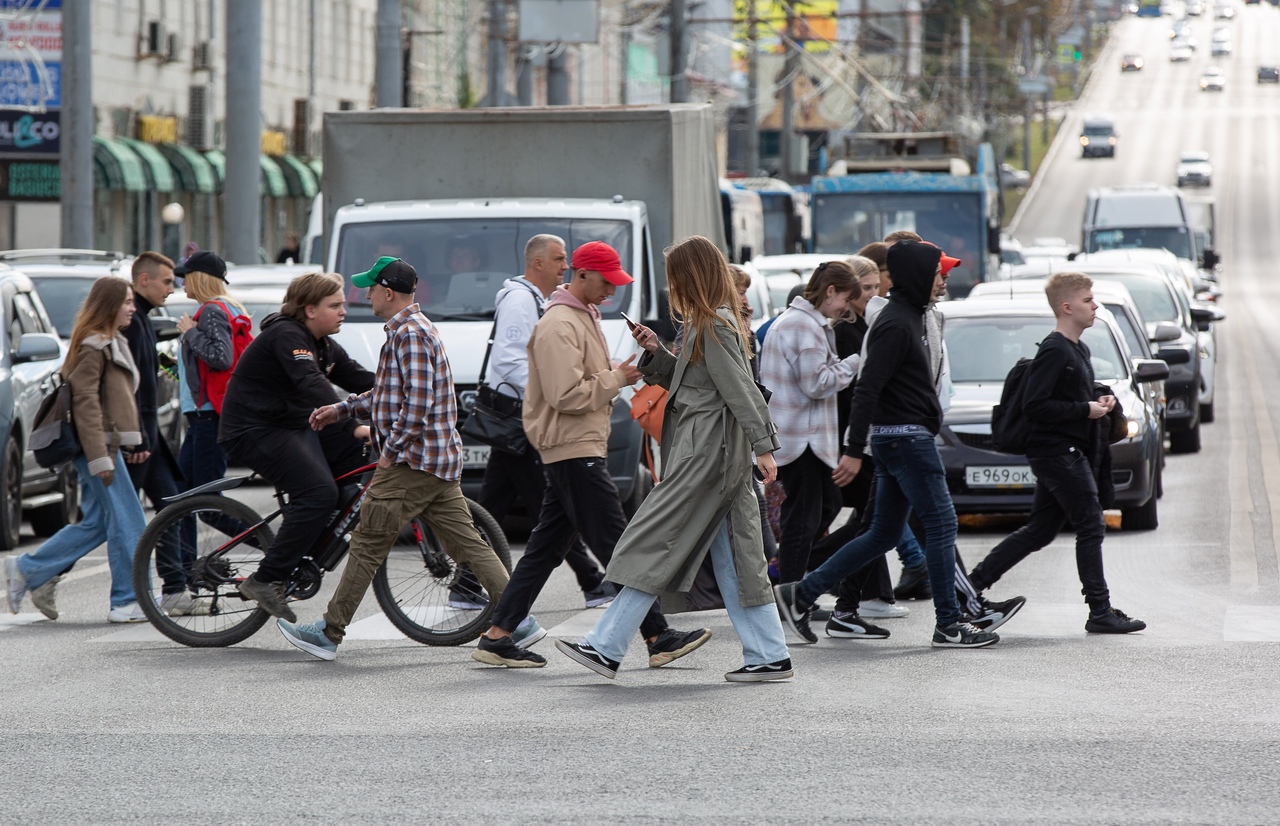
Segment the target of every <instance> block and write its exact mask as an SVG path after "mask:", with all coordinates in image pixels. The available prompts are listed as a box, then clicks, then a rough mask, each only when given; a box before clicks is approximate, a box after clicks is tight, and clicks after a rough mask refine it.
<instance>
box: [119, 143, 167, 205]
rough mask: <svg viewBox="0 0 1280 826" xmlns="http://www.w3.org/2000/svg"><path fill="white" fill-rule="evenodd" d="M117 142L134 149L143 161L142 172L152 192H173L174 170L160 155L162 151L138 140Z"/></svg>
mask: <svg viewBox="0 0 1280 826" xmlns="http://www.w3.org/2000/svg"><path fill="white" fill-rule="evenodd" d="M116 140H118V141H120V142H122V143H123V144H125V145H126V146H128V147H129V148H130V149H132V150H133V152H134V154H136V155H137V156H138V158H139V160H141V161H142V170H143V172H145V173H146V175H147V185H148V187H149V188H150V189H151V190H152V191H154V192H173V190H174V185H173V169H171V168H170V167H169V162H168V161H166V160H165V159H164V155H161V154H160V150H158V149H156V148H155V147H154V146H152V145H151V144H149V143H147V142H146V141H140V140H138V139H136V138H116Z"/></svg>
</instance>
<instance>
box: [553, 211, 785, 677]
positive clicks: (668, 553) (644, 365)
mask: <svg viewBox="0 0 1280 826" xmlns="http://www.w3.org/2000/svg"><path fill="white" fill-rule="evenodd" d="M666 264H667V283H668V286H669V287H670V290H671V306H672V309H673V310H674V312H675V313H676V314H677V315H678V317H679V319H680V320H681V321H682V322H683V323H684V327H685V344H684V347H683V348H682V349H681V352H680V355H679V357H677V356H675V355H672V354H671V353H670V352H669V351H668V350H667V349H666V348H664V347H663V346H662V345H661V344H660V343H659V342H658V339H657V337H656V336H655V335H654V334H653V331H652V330H649V329H648V328H647V327H643V326H639V325H637V326H636V327H635V328H634V330H633V331H632V335H634V336H635V339H636V341H637V342H639V343H640V345H641V346H642V347H643V348H644V349H645V350H646V352H647V355H646V356H645V357H644V358H643V359H642V360H641V362H640V365H639V366H640V371H641V372H642V373H643V374H644V375H645V380H646V381H648V382H649V383H651V384H660V385H662V386H664V387H666V388H667V389H668V391H669V394H670V395H669V396H668V402H667V409H666V416H665V419H664V422H663V428H662V472H663V477H662V480H661V481H660V482H659V483H658V485H657V486H656V487H655V488H654V489H653V492H652V493H650V494H649V496H648V497H647V498H646V499H645V500H644V504H643V505H641V506H640V510H639V511H638V512H637V513H636V515H635V517H634V518H633V519H632V520H631V523H630V524H629V525H628V526H627V529H626V532H625V533H623V535H622V539H621V540H619V542H618V545H617V548H616V549H615V550H614V554H613V560H612V561H611V562H610V563H609V569H608V571H607V572H606V576H607V577H608V580H609V581H610V582H613V583H615V584H617V585H619V586H623V587H622V591H621V592H620V593H619V594H618V596H617V597H616V598H615V599H614V601H613V603H612V604H611V605H610V606H609V608H608V609H606V611H605V613H604V616H602V617H601V618H600V621H599V622H597V623H596V626H595V628H593V629H592V630H591V632H590V633H589V634H588V635H587V638H586V640H584V641H583V642H579V643H571V642H568V641H566V640H559V641H557V642H556V647H557V648H559V649H560V650H561V651H562V652H563V653H564V654H566V655H567V656H569V657H570V658H571V659H573V660H575V661H576V662H578V663H580V664H582V665H584V666H586V667H587V668H590V669H592V670H593V671H595V672H597V673H599V674H602V675H604V676H606V677H609V678H613V677H614V676H615V675H616V674H617V670H618V666H619V664H620V663H621V661H622V659H623V657H624V656H625V654H626V651H627V643H628V642H629V640H630V639H631V638H632V637H633V636H634V635H635V633H636V630H637V629H638V628H639V626H640V620H641V619H642V618H643V617H644V615H645V613H646V612H647V611H648V610H649V608H650V606H652V605H653V602H654V600H655V599H658V598H659V597H661V598H662V601H663V608H664V609H665V610H672V611H679V610H681V609H683V608H684V607H685V597H686V596H687V595H688V593H689V591H690V590H691V589H692V588H693V583H694V578H695V577H696V576H697V573H698V570H699V568H701V567H702V564H703V561H704V560H705V559H706V557H707V555H708V553H710V556H711V564H712V567H713V569H714V572H715V578H716V583H717V585H718V586H719V589H720V593H721V596H722V597H723V599H724V604H725V608H726V610H728V612H729V619H730V620H731V621H732V622H733V627H734V629H735V630H736V631H737V632H738V636H739V638H740V639H741V640H742V650H743V658H744V660H745V661H746V664H745V665H744V666H743V667H742V668H740V669H738V670H737V671H731V672H729V673H728V674H726V675H725V679H727V680H729V681H730V682H760V681H764V680H780V679H786V678H787V677H790V676H791V675H792V673H793V672H792V669H791V659H790V658H789V656H788V654H787V647H786V642H785V639H784V637H783V632H782V623H781V621H780V620H779V618H778V612H777V609H776V608H775V607H774V606H773V603H772V597H771V590H770V587H769V578H768V575H767V573H766V570H765V557H764V551H763V546H762V540H761V534H760V510H759V507H758V505H757V502H756V496H755V491H754V487H753V485H754V482H753V479H752V469H753V467H754V464H756V463H758V465H759V467H760V470H761V472H762V473H763V474H764V477H765V481H772V480H773V478H774V476H775V475H776V472H777V467H776V465H775V464H774V461H773V451H775V450H777V449H778V440H777V436H776V433H777V428H775V427H774V425H773V422H772V421H770V419H769V408H768V405H767V404H765V401H764V398H763V397H762V396H761V394H760V390H759V388H758V387H757V385H756V383H755V381H754V380H753V378H752V375H751V367H750V362H749V357H748V355H747V353H748V350H747V343H746V335H745V333H744V329H743V326H742V324H741V321H740V318H739V315H738V313H737V312H736V308H737V306H738V296H737V289H736V287H735V285H734V281H733V277H732V275H731V274H730V271H729V267H728V264H727V262H726V261H725V260H724V256H723V255H721V253H720V250H719V249H718V248H717V247H716V246H715V245H714V244H712V243H711V242H710V241H708V240H707V239H706V238H703V237H701V236H694V237H692V238H688V239H686V240H684V241H682V242H680V243H679V244H676V245H675V246H674V247H672V248H671V249H669V250H667V253H666ZM753 456H754V458H755V462H754V463H753Z"/></svg>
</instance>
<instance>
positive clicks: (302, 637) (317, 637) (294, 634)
mask: <svg viewBox="0 0 1280 826" xmlns="http://www.w3.org/2000/svg"><path fill="white" fill-rule="evenodd" d="M276 627H277V628H279V629H280V633H281V634H283V635H284V638H285V639H286V640H288V641H289V644H290V645H292V646H293V647H294V648H297V649H298V650H300V651H306V652H307V653H308V654H310V655H311V656H313V657H317V658H319V659H321V660H325V661H326V662H329V661H332V660H333V659H334V658H335V657H337V656H338V644H337V643H336V642H334V641H333V640H331V639H329V638H328V637H326V636H325V635H324V620H317V621H315V622H308V623H301V622H288V621H287V620H282V619H278V620H276Z"/></svg>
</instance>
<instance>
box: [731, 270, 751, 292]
mask: <svg viewBox="0 0 1280 826" xmlns="http://www.w3.org/2000/svg"><path fill="white" fill-rule="evenodd" d="M729 272H730V273H731V274H732V275H733V286H734V287H736V288H738V289H739V290H745V289H747V288H748V287H750V286H751V273H749V272H747V271H746V270H745V269H744V268H742V267H739V266H738V265H737V264H730V265H729Z"/></svg>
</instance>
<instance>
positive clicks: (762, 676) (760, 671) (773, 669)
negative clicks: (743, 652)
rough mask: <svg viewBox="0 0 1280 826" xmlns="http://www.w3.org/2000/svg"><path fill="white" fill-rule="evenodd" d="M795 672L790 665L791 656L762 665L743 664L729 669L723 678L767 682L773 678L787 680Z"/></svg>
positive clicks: (747, 681) (731, 680) (734, 681)
mask: <svg viewBox="0 0 1280 826" xmlns="http://www.w3.org/2000/svg"><path fill="white" fill-rule="evenodd" d="M795 674H796V672H795V670H794V669H793V668H792V667H791V658H790V657H787V658H786V659H785V660H778V661H777V662H776V663H765V664H764V665H744V666H743V667H742V668H739V669H737V670H736V671H730V672H729V673H728V674H725V675H724V678H725V679H726V680H728V681H729V682H731V683H767V682H772V681H773V680H789V679H791V678H792V677H794V676H795Z"/></svg>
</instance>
